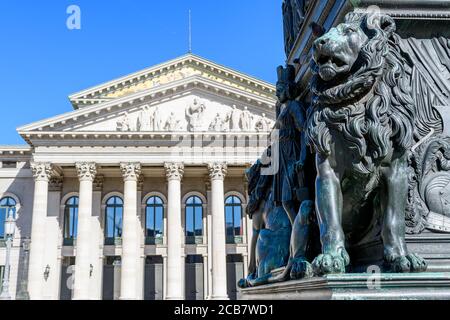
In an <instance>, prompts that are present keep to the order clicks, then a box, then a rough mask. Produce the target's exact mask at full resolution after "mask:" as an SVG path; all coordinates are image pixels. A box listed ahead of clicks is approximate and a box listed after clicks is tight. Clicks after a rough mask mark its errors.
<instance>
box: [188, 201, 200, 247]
mask: <svg viewBox="0 0 450 320" xmlns="http://www.w3.org/2000/svg"><path fill="white" fill-rule="evenodd" d="M185 214H186V215H185V218H186V224H185V235H186V243H187V244H198V243H203V202H202V200H201V199H200V198H199V197H197V196H193V197H190V198H188V199H187V200H186V212H185Z"/></svg>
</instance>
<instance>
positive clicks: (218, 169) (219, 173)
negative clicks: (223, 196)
mask: <svg viewBox="0 0 450 320" xmlns="http://www.w3.org/2000/svg"><path fill="white" fill-rule="evenodd" d="M208 171H209V177H210V178H211V180H223V179H225V176H226V175H227V172H228V166H227V164H226V163H225V162H211V163H208Z"/></svg>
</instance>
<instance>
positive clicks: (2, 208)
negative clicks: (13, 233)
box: [0, 197, 17, 238]
mask: <svg viewBox="0 0 450 320" xmlns="http://www.w3.org/2000/svg"><path fill="white" fill-rule="evenodd" d="M16 205H17V203H16V200H14V199H13V198H11V197H4V198H2V199H1V200H0V238H4V237H5V220H6V218H7V217H8V215H9V214H10V213H12V215H13V217H14V218H16Z"/></svg>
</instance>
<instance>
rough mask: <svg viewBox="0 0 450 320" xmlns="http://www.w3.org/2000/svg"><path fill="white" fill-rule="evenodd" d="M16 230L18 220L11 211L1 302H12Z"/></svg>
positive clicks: (6, 230) (6, 225)
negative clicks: (12, 247) (11, 291)
mask: <svg viewBox="0 0 450 320" xmlns="http://www.w3.org/2000/svg"><path fill="white" fill-rule="evenodd" d="M15 230H16V220H15V219H14V211H13V210H12V209H10V210H9V213H8V217H7V218H6V221H5V237H6V261H5V275H4V277H3V283H2V292H1V293H0V300H11V295H10V294H9V274H10V262H9V260H10V254H11V245H12V240H13V237H14V231H15Z"/></svg>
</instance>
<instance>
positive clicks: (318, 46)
mask: <svg viewBox="0 0 450 320" xmlns="http://www.w3.org/2000/svg"><path fill="white" fill-rule="evenodd" d="M327 42H328V39H327V38H325V37H321V38H319V39H317V40H316V41H314V49H316V50H319V51H320V49H322V47H323V46H324V45H326V44H327Z"/></svg>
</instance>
